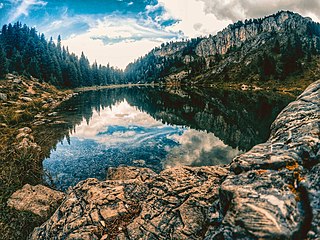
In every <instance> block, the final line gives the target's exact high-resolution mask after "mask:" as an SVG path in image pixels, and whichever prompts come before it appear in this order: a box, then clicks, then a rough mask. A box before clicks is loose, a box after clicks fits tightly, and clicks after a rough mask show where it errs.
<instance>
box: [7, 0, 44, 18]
mask: <svg viewBox="0 0 320 240" xmlns="http://www.w3.org/2000/svg"><path fill="white" fill-rule="evenodd" d="M11 2H12V3H13V4H15V5H16V7H14V8H13V9H12V10H11V12H10V13H9V19H8V22H14V21H16V20H17V19H18V18H19V17H21V16H22V15H24V16H28V15H29V11H30V9H31V8H32V7H34V6H42V7H43V6H45V5H47V2H44V1H41V0H22V1H11Z"/></svg>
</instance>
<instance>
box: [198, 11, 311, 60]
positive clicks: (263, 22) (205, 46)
mask: <svg viewBox="0 0 320 240" xmlns="http://www.w3.org/2000/svg"><path fill="white" fill-rule="evenodd" d="M308 22H311V20H310V19H307V18H302V17H301V16H300V15H298V14H295V13H290V12H285V11H283V12H279V13H278V14H276V15H271V16H268V17H266V18H264V19H259V20H253V21H246V22H245V23H242V22H238V23H236V24H234V25H229V26H228V27H227V28H226V29H224V30H223V31H221V32H218V33H217V35H215V36H212V37H208V38H205V39H203V40H202V41H200V43H199V44H198V45H197V46H196V49H195V52H196V54H197V55H198V56H200V57H209V56H212V55H216V54H226V53H227V51H228V50H229V49H230V48H232V47H241V45H242V44H243V43H244V42H245V41H250V40H253V39H255V38H256V37H257V36H258V35H260V34H269V33H272V32H278V33H280V34H281V33H285V32H286V31H290V30H291V31H297V30H298V31H299V32H300V33H304V32H306V30H307V24H308Z"/></svg>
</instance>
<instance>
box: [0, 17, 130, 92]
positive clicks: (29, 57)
mask: <svg viewBox="0 0 320 240" xmlns="http://www.w3.org/2000/svg"><path fill="white" fill-rule="evenodd" d="M8 72H11V73H18V74H24V75H27V76H28V75H31V76H33V77H35V78H38V79H40V80H42V81H45V82H49V83H51V84H53V85H56V86H62V87H68V88H72V87H81V86H92V85H106V84H117V83H123V81H124V79H123V72H122V71H120V70H118V69H115V68H113V67H110V66H101V65H99V66H98V64H97V63H96V62H94V63H93V64H92V65H90V63H89V61H88V59H87V57H86V56H85V55H84V54H83V53H82V54H81V57H80V58H79V57H78V56H76V55H75V54H73V53H69V50H68V48H64V47H62V46H61V38H60V36H59V37H58V39H57V43H56V44H55V43H54V41H53V40H52V38H51V39H50V40H49V41H47V40H46V39H45V36H44V35H43V34H38V33H37V31H36V29H35V28H29V27H28V26H27V25H22V24H21V23H20V22H17V23H15V24H13V25H12V24H8V25H4V26H3V27H2V29H1V33H0V78H1V77H3V76H4V75H5V74H6V73H8Z"/></svg>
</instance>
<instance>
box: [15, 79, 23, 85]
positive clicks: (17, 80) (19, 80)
mask: <svg viewBox="0 0 320 240" xmlns="http://www.w3.org/2000/svg"><path fill="white" fill-rule="evenodd" d="M13 83H15V84H20V83H22V81H21V79H19V78H16V79H14V80H13Z"/></svg>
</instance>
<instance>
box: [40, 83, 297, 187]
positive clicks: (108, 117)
mask: <svg viewBox="0 0 320 240" xmlns="http://www.w3.org/2000/svg"><path fill="white" fill-rule="evenodd" d="M290 100H292V99H291V98H290V97H288V96H284V95H279V94H275V93H272V92H270V93H261V92H242V91H232V90H217V89H155V88H122V89H105V90H100V91H91V92H85V93H82V94H80V95H79V96H76V97H74V98H73V99H71V100H69V101H68V102H65V103H64V104H63V105H62V106H61V107H60V108H59V110H58V113H57V114H58V116H57V119H58V120H60V122H65V124H61V128H59V127H57V126H56V127H55V129H54V131H60V130H61V131H65V132H66V134H65V137H64V138H63V139H61V142H60V143H58V144H57V145H56V146H55V148H54V149H52V150H51V154H50V156H49V157H48V158H46V159H45V160H44V161H43V167H44V170H45V172H46V181H48V182H50V184H52V185H54V186H55V187H57V188H58V189H62V190H65V189H66V188H67V187H69V186H72V185H75V184H76V183H77V182H79V181H80V180H84V179H86V178H88V177H95V178H98V179H101V180H102V179H105V176H106V169H107V168H108V167H116V166H119V165H129V166H139V167H149V168H151V169H153V170H154V171H156V172H159V171H161V170H162V169H165V168H169V167H175V166H180V165H189V166H207V165H217V164H227V163H229V162H230V161H231V160H232V158H233V157H235V156H237V155H238V154H240V153H241V152H244V151H247V150H249V149H250V148H251V147H252V146H254V145H255V144H257V143H260V142H263V141H265V140H266V139H267V137H268V135H269V130H268V129H269V127H270V125H271V123H272V121H273V120H274V118H275V117H276V115H277V114H278V113H279V112H280V111H281V109H282V108H283V107H284V106H286V105H287V103H288V102H289V101H290Z"/></svg>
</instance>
